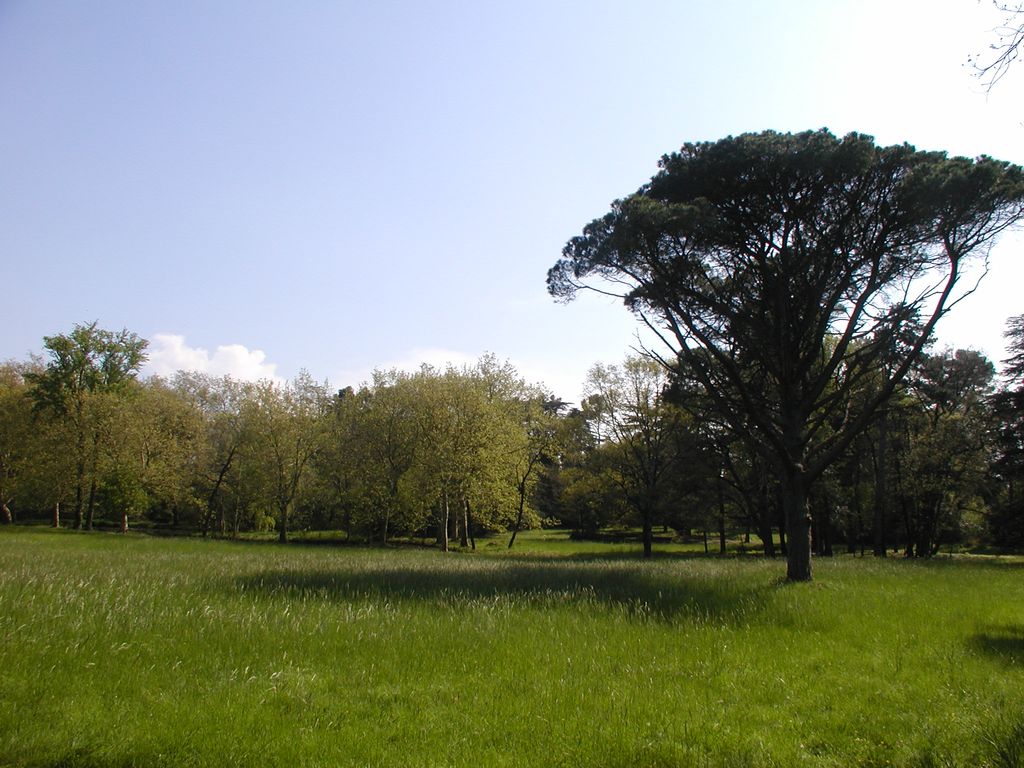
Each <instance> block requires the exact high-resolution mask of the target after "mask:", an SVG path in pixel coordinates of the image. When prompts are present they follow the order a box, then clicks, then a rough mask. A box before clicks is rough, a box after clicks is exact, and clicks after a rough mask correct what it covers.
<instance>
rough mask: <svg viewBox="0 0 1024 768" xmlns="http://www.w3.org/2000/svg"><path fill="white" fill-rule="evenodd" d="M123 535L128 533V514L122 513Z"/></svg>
mask: <svg viewBox="0 0 1024 768" xmlns="http://www.w3.org/2000/svg"><path fill="white" fill-rule="evenodd" d="M121 533H128V513H127V512H122V513H121Z"/></svg>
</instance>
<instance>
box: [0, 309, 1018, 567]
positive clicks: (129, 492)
mask: <svg viewBox="0 0 1024 768" xmlns="http://www.w3.org/2000/svg"><path fill="white" fill-rule="evenodd" d="M1007 337H1008V339H1009V342H1010V344H1009V347H1010V350H1011V352H1012V355H1011V357H1010V358H1009V359H1008V360H1007V361H1006V364H1005V367H1004V375H1003V377H1002V380H1001V381H997V379H996V376H995V369H994V366H993V364H992V363H991V362H990V361H989V360H987V359H986V358H985V357H984V356H983V355H981V354H980V353H978V352H975V351H971V350H956V351H953V350H946V351H941V352H934V353H927V354H925V355H924V356H923V357H922V358H921V359H920V361H919V362H918V363H917V364H916V365H915V366H914V367H913V370H912V371H911V373H910V374H909V375H908V377H907V379H906V381H905V382H904V383H903V384H902V385H901V387H900V388H899V390H898V391H897V393H896V394H895V395H894V397H893V398H891V399H890V401H889V402H888V404H887V405H886V407H885V408H884V409H882V410H880V411H879V413H878V415H877V416H876V418H875V419H874V421H873V422H872V424H871V426H870V428H869V429H867V430H865V431H864V432H863V433H862V434H861V435H860V437H859V439H858V440H857V441H854V442H853V443H852V444H851V445H850V447H849V449H848V450H847V451H845V452H844V453H843V455H842V456H841V457H840V458H839V459H838V460H837V461H836V462H835V463H834V464H833V465H832V466H831V467H830V468H829V469H828V471H827V472H826V473H825V474H824V476H823V478H822V480H821V482H819V483H817V484H816V485H815V486H814V488H813V490H812V493H811V495H810V499H809V507H810V509H811V513H812V544H813V550H814V552H815V553H817V554H820V555H829V554H832V553H833V552H834V551H835V550H836V549H837V548H839V547H842V548H844V549H845V550H848V551H850V552H860V553H864V552H865V551H871V552H874V553H875V554H877V555H885V554H886V553H887V552H890V551H896V550H897V549H898V550H900V551H902V552H903V553H905V554H906V555H908V556H914V557H930V556H932V555H934V554H935V553H936V552H938V551H939V548H940V546H941V545H943V544H947V545H954V544H958V543H962V542H971V543H977V542H984V543H987V544H990V545H994V546H999V547H1006V548H1013V547H1021V546H1024V501H1022V499H1021V494H1020V481H1021V478H1022V476H1024V416H1022V415H1021V414H1022V412H1024V411H1022V408H1021V406H1022V404H1024V316H1019V317H1015V318H1012V319H1011V321H1010V323H1009V327H1008V330H1007ZM44 348H45V350H46V356H45V357H44V358H32V359H30V360H28V361H24V362H9V363H6V364H4V365H3V366H2V367H0V501H2V505H3V514H4V518H5V521H6V522H13V521H14V520H15V519H25V520H34V521H38V520H40V519H41V518H44V517H45V519H48V520H49V522H50V524H51V525H53V526H71V527H75V528H81V529H92V528H94V527H99V526H103V527H106V528H118V529H120V530H124V531H127V530H128V529H129V526H141V527H144V528H146V529H150V530H163V531H168V532H172V531H175V532H180V533H202V534H203V535H213V536H233V535H238V534H240V533H245V532H250V531H263V532H270V531H275V530H276V533H277V536H278V539H279V540H280V541H287V539H288V536H289V534H290V533H291V532H293V531H295V530H303V531H316V530H323V531H343V532H344V533H345V534H347V536H348V537H349V538H351V539H353V540H357V541H365V542H372V543H377V544H387V543H389V542H394V541H397V540H409V539H420V540H423V539H429V540H430V541H431V542H433V543H436V545H437V546H438V547H440V548H441V549H444V550H447V549H448V547H449V546H456V545H457V546H461V547H475V546H476V540H477V538H478V537H480V536H485V535H486V536H494V535H496V534H504V535H505V536H506V537H507V541H508V546H509V547H511V546H513V545H514V543H515V539H516V535H517V534H518V532H519V531H521V530H524V529H527V528H532V527H536V526H538V525H541V524H547V525H558V526H563V527H566V528H569V529H571V531H572V532H573V535H574V536H578V537H582V538H587V537H590V538H595V537H602V536H609V535H613V534H615V533H617V532H622V531H624V530H632V531H639V537H640V539H641V541H642V542H643V548H644V554H645V555H647V556H650V555H651V554H652V552H653V550H654V547H655V544H656V543H657V541H659V540H665V539H668V538H677V537H681V538H690V539H693V538H695V539H696V540H698V541H700V540H703V543H704V548H705V550H706V551H721V552H724V551H725V549H726V541H727V539H728V538H731V537H735V536H742V537H743V540H744V541H746V542H751V544H750V546H751V547H752V548H757V549H760V550H761V551H763V552H764V553H765V554H766V555H768V556H774V555H776V554H778V553H783V554H784V553H785V552H786V549H787V547H788V546H789V542H788V541H787V536H786V533H787V527H786V524H785V516H784V505H783V502H782V499H781V489H780V488H779V485H778V482H777V480H776V478H775V477H774V475H773V473H772V472H771V469H770V467H769V466H768V465H767V464H766V462H765V460H764V457H763V456H761V455H760V454H759V453H758V452H756V451H752V450H751V448H750V445H749V444H748V443H746V442H745V441H743V440H739V439H737V438H736V436H735V435H734V434H732V433H730V431H729V430H728V429H726V428H724V427H723V425H722V423H721V420H720V419H718V418H716V416H715V414H714V413H713V410H712V409H711V408H710V406H709V404H708V403H707V402H706V398H704V397H703V396H702V394H701V393H700V391H699V390H697V389H695V388H693V387H692V386H689V385H688V383H687V382H686V381H685V380H683V379H682V378H680V377H678V376H674V375H672V373H671V372H670V371H669V370H668V369H666V368H665V367H664V366H663V365H661V364H660V363H659V362H658V361H656V360H654V359H652V358H650V357H648V356H641V355H635V356H631V357H628V358H627V359H626V360H625V361H624V362H623V363H622V364H619V365H602V364H598V365H595V366H593V368H592V369H591V370H590V372H589V374H588V377H587V381H586V383H585V387H584V389H585V397H584V399H583V401H582V402H581V403H579V404H578V405H576V406H574V405H573V404H569V403H565V402H564V401H562V400H560V399H558V398H557V397H555V396H554V395H552V394H551V393H550V392H548V391H546V390H545V389H544V388H543V387H541V386H539V385H534V384H530V383H528V382H526V381H525V380H524V379H523V378H522V377H521V376H520V375H519V374H518V372H517V371H516V370H515V368H514V367H513V366H511V365H510V364H508V363H501V362H499V361H498V360H497V359H496V358H495V357H493V356H485V357H484V358H482V359H481V360H479V361H478V362H477V363H476V364H474V365H472V366H465V367H461V368H455V367H448V368H445V369H438V368H433V367H429V366H424V367H422V368H421V369H419V370H418V371H415V372H411V373H410V372H403V371H397V370H391V371H377V372H375V373H374V375H373V378H372V380H371V381H370V382H368V383H366V384H364V385H363V386H360V387H359V388H352V387H346V388H344V389H341V390H332V389H331V388H330V387H329V386H328V385H327V384H325V383H318V382H316V381H314V380H313V379H312V378H311V377H310V376H309V375H308V374H306V373H302V374H300V375H299V376H297V377H296V378H295V379H294V380H292V381H289V382H285V383H275V382H272V381H260V382H243V381H238V380H235V379H232V378H230V377H212V376H207V375H204V374H198V373H192V372H180V373H178V374H177V375H175V376H174V377H171V378H169V379H163V378H159V377H150V378H147V379H141V378H140V377H139V375H138V372H139V368H140V366H141V365H142V363H143V362H144V359H145V349H146V342H145V341H144V340H143V339H140V338H139V337H138V336H136V335H135V334H133V333H130V332H128V331H120V332H111V331H107V330H104V329H102V328H99V327H98V326H97V324H96V323H91V324H83V325H78V326H76V327H75V328H74V329H73V330H72V331H71V332H70V333H67V334H59V335H55V336H51V337H47V338H45V339H44Z"/></svg>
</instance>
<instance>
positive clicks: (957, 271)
mask: <svg viewBox="0 0 1024 768" xmlns="http://www.w3.org/2000/svg"><path fill="white" fill-rule="evenodd" d="M660 165H661V171H660V172H659V173H658V174H657V175H656V176H655V177H654V178H652V179H651V181H650V182H649V183H648V184H646V185H644V186H643V187H641V188H640V189H639V190H637V192H636V193H634V194H633V195H630V196H629V197H626V198H624V199H621V200H618V201H616V202H615V203H613V204H612V208H611V211H610V212H609V213H608V214H606V215H605V216H603V217H601V218H599V219H595V220H594V221H592V222H591V223H590V224H588V225H587V226H586V227H584V229H583V232H582V234H581V235H579V236H577V237H575V238H573V239H572V240H570V241H569V243H568V244H566V246H565V248H564V250H563V254H562V258H561V259H560V260H559V261H558V262H557V263H556V264H555V265H554V266H553V267H552V268H551V270H550V271H549V273H548V288H549V291H550V292H551V293H552V294H553V295H554V296H555V297H557V298H563V299H568V298H571V297H572V296H573V295H574V294H575V293H576V291H578V290H580V289H584V288H590V289H594V290H598V291H601V292H603V293H613V294H617V295H619V296H621V297H622V298H623V300H624V302H625V304H626V306H627V307H628V308H629V309H630V310H632V311H633V312H634V313H635V314H636V315H637V316H638V317H639V318H640V319H641V320H642V321H643V322H644V323H645V324H646V325H647V326H648V327H649V328H651V329H652V330H654V331H656V332H657V333H658V334H659V335H660V337H661V339H662V341H664V342H665V344H666V345H667V346H668V347H669V348H670V349H671V352H672V354H671V358H672V359H669V360H664V361H663V363H664V364H665V365H666V366H667V367H671V368H672V369H673V370H674V371H675V372H676V373H677V374H678V375H679V376H680V377H683V378H685V379H687V380H689V381H692V382H693V383H694V384H696V385H697V386H698V387H699V388H700V390H701V393H702V395H703V396H704V397H705V398H707V400H708V401H709V403H710V404H711V405H712V406H713V408H714V410H715V411H716V412H717V414H718V419H719V420H720V421H721V422H722V423H723V424H724V425H726V426H727V427H728V428H729V429H730V430H731V431H732V432H733V433H734V434H735V435H736V436H737V437H738V438H740V439H742V440H744V441H745V442H746V443H747V444H748V446H749V447H750V449H751V450H752V451H756V452H759V453H760V454H761V455H762V456H763V458H764V459H765V461H766V462H767V463H768V464H769V466H771V468H772V470H773V472H774V475H775V480H776V482H777V484H778V486H779V488H780V498H781V501H782V506H783V510H784V512H785V516H786V521H787V522H786V525H787V528H788V533H789V550H788V563H787V573H788V576H789V577H790V578H791V579H794V580H806V579H810V577H811V560H810V533H811V522H812V517H811V515H810V513H809V510H808V507H807V501H808V498H809V493H810V488H811V485H812V483H813V482H814V481H816V480H818V479H819V478H820V477H821V476H822V475H823V474H824V473H825V471H826V470H827V469H829V468H830V467H831V466H832V465H833V464H834V463H835V462H836V461H838V460H839V458H840V457H841V456H842V455H843V454H844V453H845V451H846V450H848V449H849V447H850V446H851V445H852V444H853V442H854V441H855V440H856V438H857V437H858V436H859V435H860V434H861V433H863V432H864V431H865V430H866V429H867V428H868V427H869V426H870V425H871V423H872V420H873V418H874V416H875V413H876V412H877V410H878V408H879V407H880V406H881V405H883V404H884V403H885V402H886V401H887V400H888V398H889V397H890V396H891V395H892V393H893V392H894V391H895V390H896V388H897V387H898V385H899V384H900V382H901V381H902V380H903V379H904V378H905V377H906V375H907V374H908V372H909V371H910V370H911V367H912V366H913V364H914V362H915V361H916V360H917V358H918V357H919V356H920V355H921V353H922V352H923V351H924V349H925V348H926V347H927V345H928V343H929V341H930V338H931V336H932V332H933V330H934V328H935V326H936V324H937V323H938V321H939V320H940V319H941V317H942V316H943V315H945V314H946V313H947V312H948V311H949V309H950V308H951V307H952V306H953V305H955V304H956V303H957V299H958V298H959V297H962V296H963V295H964V294H965V290H964V289H963V288H961V287H960V286H959V283H960V278H961V276H962V274H963V268H964V266H965V264H966V263H967V261H968V259H970V257H971V256H972V255H973V254H975V253H977V252H983V251H984V249H985V248H986V247H987V246H988V244H989V243H990V242H992V240H993V239H994V238H996V237H997V236H998V235H999V234H1000V233H1002V232H1003V231H1004V230H1005V229H1007V228H1008V227H1010V226H1012V225H1013V224H1014V223H1015V222H1016V221H1017V220H1019V219H1020V217H1021V216H1022V215H1024V170H1022V169H1021V168H1020V167H1019V166H1016V165H1012V164H1009V163H1005V162H1000V161H996V160H993V159H991V158H988V157H980V158H977V159H974V160H970V159H966V158H956V157H954V158H949V157H947V156H946V155H945V154H944V153H939V152H919V151H917V150H915V149H914V148H913V147H911V146H909V145H900V146H891V147H878V146H876V145H875V143H874V141H873V140H872V139H871V137H868V136H864V135H859V134H849V135H847V136H845V137H843V138H841V139H840V138H837V137H836V136H833V135H832V134H831V133H829V132H828V131H826V130H820V131H808V132H804V133H799V134H781V133H777V132H774V131H765V132H762V133H756V134H743V135H741V136H737V137H729V138H726V139H722V140H720V141H717V142H704V143H699V144H686V145H684V146H683V147H682V148H681V149H680V150H679V151H678V152H676V153H673V154H671V155H667V156H665V157H663V158H662V160H661V163H660ZM922 275H926V276H927V277H926V278H925V279H922V280H917V278H920V277H921V276H922ZM969 290H970V289H967V291H968V292H969ZM880 363H885V365H880ZM869 385H870V390H869V389H868V387H869ZM867 392H870V394H868V395H867V396H864V395H865V394H866V393H867ZM852 405H857V406H858V408H857V410H853V409H851V406H852Z"/></svg>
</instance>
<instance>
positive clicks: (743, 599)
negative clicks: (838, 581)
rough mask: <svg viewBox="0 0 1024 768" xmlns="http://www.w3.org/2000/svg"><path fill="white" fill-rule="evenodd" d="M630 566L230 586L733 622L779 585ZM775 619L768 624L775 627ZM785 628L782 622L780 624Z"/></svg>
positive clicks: (398, 573) (536, 567)
mask: <svg viewBox="0 0 1024 768" xmlns="http://www.w3.org/2000/svg"><path fill="white" fill-rule="evenodd" d="M635 562H636V561H635V560H632V561H628V562H619V561H618V560H617V559H610V558H608V557H602V558H593V559H587V560H583V559H580V560H575V559H574V560H573V561H572V562H568V561H567V559H565V558H559V560H555V561H553V560H547V559H540V560H535V561H528V560H521V559H515V560H512V559H511V558H509V559H502V560H501V561H496V560H491V561H487V562H484V563H477V562H474V561H470V562H468V563H455V564H451V563H438V564H437V565H436V566H433V567H431V565H426V564H425V565H422V566H418V567H410V566H402V565H399V566H391V565H385V564H370V563H361V564H359V565H356V566H353V567H351V568H344V567H339V568H336V569H317V570H301V571H285V570H274V571H264V572H262V573H257V574H253V575H250V576H246V577H243V578H239V579H235V580H234V581H233V582H232V583H231V588H232V589H234V590H236V591H240V592H247V593H256V594H264V595H268V596H275V597H282V598H287V599H301V600H308V599H322V600H337V601H344V602H351V601H362V600H367V599H370V600H373V599H382V598H386V599H388V600H392V601H395V600H408V601H418V602H432V603H438V604H439V605H445V604H448V605H453V606H457V605H465V604H466V603H467V602H468V603H469V604H470V605H471V604H472V603H473V602H482V603H488V604H490V603H494V602H497V601H500V600H502V599H507V600H510V601H513V602H522V603H523V604H525V605H529V606H536V607H541V608H543V607H553V606H562V605H567V604H569V605H572V604H578V605H587V604H598V605H603V606H607V607H613V608H615V607H618V608H620V609H622V610H624V612H625V613H627V614H628V615H630V616H635V617H637V618H645V617H651V618H656V619H660V620H666V621H671V620H675V619H678V618H686V617H688V618H695V619H702V620H714V621H715V622H716V623H727V624H731V623H735V622H746V621H750V620H752V619H753V618H754V617H755V616H757V615H760V614H762V613H764V612H765V610H766V608H767V604H768V602H769V597H770V594H771V593H772V592H773V591H775V590H776V589H777V588H778V582H772V583H765V582H764V581H763V579H762V580H758V581H756V582H755V581H753V580H751V579H737V578H730V577H726V576H721V577H718V578H709V577H707V576H706V575H704V576H703V577H701V576H699V575H693V574H686V573H675V572H669V571H656V572H649V571H648V572H644V571H642V570H639V569H638V568H636V567H635ZM781 618H783V617H780V616H779V615H778V614H777V613H776V614H775V615H774V616H773V621H778V620H779V619H781ZM783 623H784V622H783Z"/></svg>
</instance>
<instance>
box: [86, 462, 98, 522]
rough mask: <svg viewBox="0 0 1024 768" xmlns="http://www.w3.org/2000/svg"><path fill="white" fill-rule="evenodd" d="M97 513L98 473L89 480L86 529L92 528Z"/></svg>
mask: <svg viewBox="0 0 1024 768" xmlns="http://www.w3.org/2000/svg"><path fill="white" fill-rule="evenodd" d="M95 514H96V475H95V473H94V474H93V476H92V480H90V481H89V505H88V507H86V510H85V530H87V531H91V530H92V522H93V518H94V516H95Z"/></svg>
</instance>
